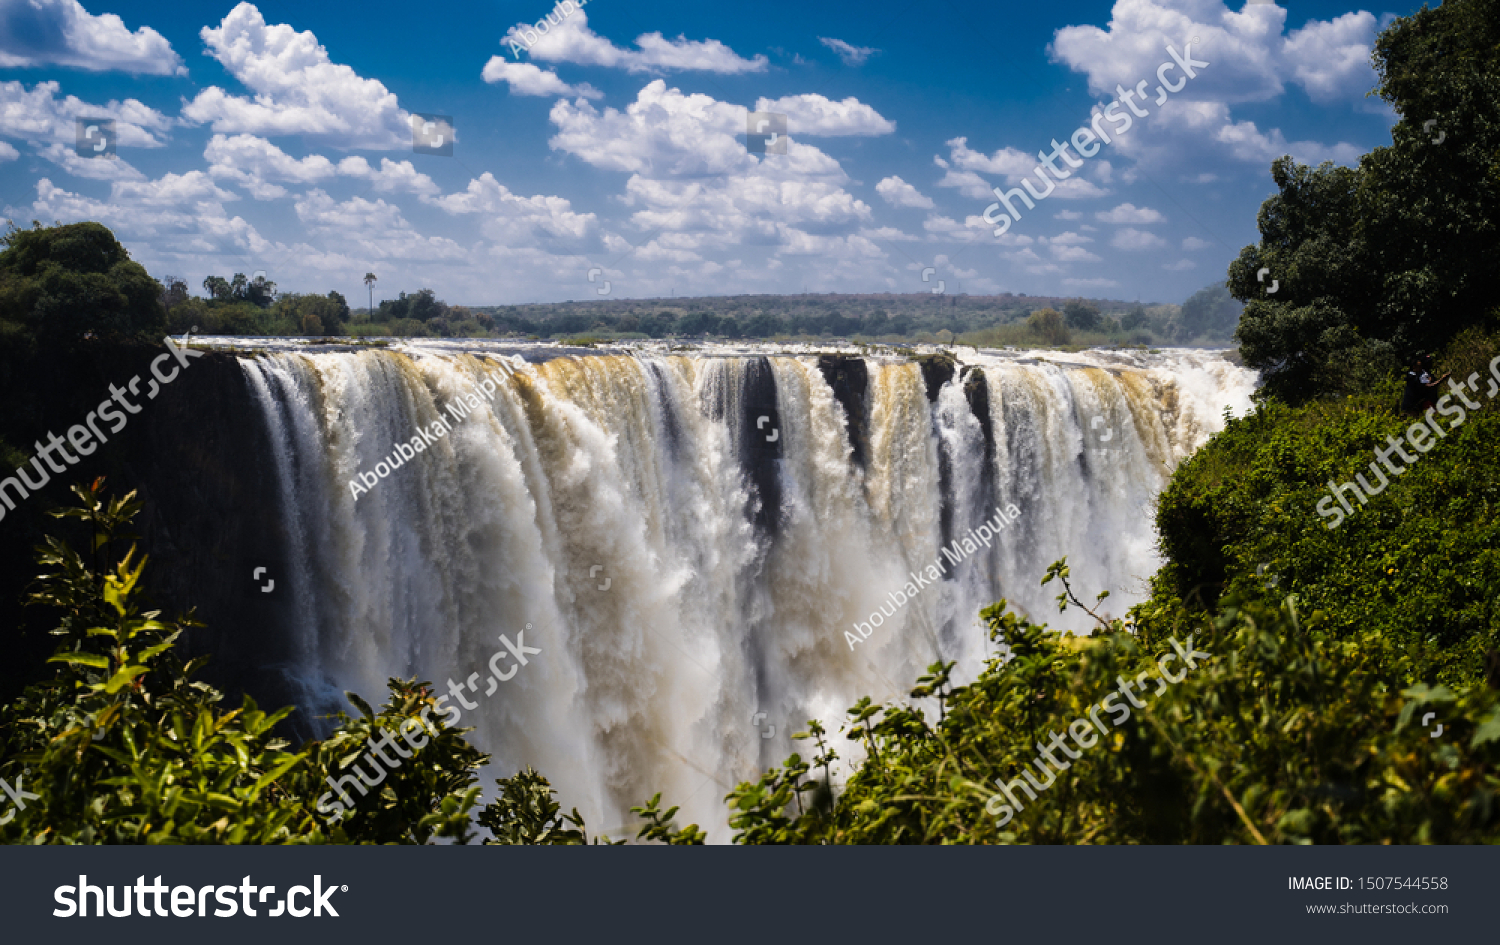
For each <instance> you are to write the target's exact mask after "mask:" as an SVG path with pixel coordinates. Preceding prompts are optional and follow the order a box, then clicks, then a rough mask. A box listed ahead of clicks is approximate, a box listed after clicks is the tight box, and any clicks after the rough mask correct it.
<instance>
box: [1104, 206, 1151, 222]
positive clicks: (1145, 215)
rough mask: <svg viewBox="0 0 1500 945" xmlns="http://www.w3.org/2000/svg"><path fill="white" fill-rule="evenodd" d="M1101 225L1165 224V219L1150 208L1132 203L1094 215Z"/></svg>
mask: <svg viewBox="0 0 1500 945" xmlns="http://www.w3.org/2000/svg"><path fill="white" fill-rule="evenodd" d="M1094 219H1096V220H1098V221H1099V222H1101V223H1165V222H1166V220H1167V218H1166V217H1164V216H1162V215H1161V213H1159V212H1158V211H1156V210H1153V209H1151V208H1150V207H1137V206H1136V205H1135V204H1133V203H1122V204H1120V205H1119V206H1118V207H1115V208H1114V209H1113V210H1109V211H1106V212H1101V213H1096V214H1094Z"/></svg>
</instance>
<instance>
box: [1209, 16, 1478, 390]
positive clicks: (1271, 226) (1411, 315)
mask: <svg viewBox="0 0 1500 945" xmlns="http://www.w3.org/2000/svg"><path fill="white" fill-rule="evenodd" d="M1373 60H1374V64H1375V68H1376V71H1377V74H1378V76H1379V79H1380V84H1379V86H1378V88H1377V89H1376V91H1377V92H1378V93H1379V95H1380V97H1381V98H1382V99H1384V100H1385V101H1386V102H1388V103H1389V104H1390V105H1391V106H1392V108H1394V109H1395V111H1396V112H1397V114H1398V115H1400V116H1401V120H1400V121H1399V122H1397V124H1396V125H1395V127H1394V128H1392V131H1391V135H1392V142H1391V145H1390V146H1388V147H1382V148H1376V149H1375V150H1374V151H1372V152H1371V153H1370V154H1367V155H1365V156H1364V157H1363V158H1361V160H1360V162H1359V166H1358V168H1341V167H1334V166H1333V165H1331V164H1324V165H1322V166H1321V167H1318V168H1315V169H1314V168H1309V167H1306V166H1302V165H1298V164H1296V163H1295V162H1293V161H1292V160H1291V159H1290V158H1287V157H1283V158H1281V159H1279V160H1277V161H1276V162H1275V163H1274V164H1273V165H1272V178H1273V180H1274V181H1275V183H1276V186H1277V189H1278V193H1277V194H1276V195H1275V196H1273V197H1271V198H1270V199H1268V200H1267V201H1266V202H1265V204H1264V205H1263V206H1262V207H1261V211H1260V217H1259V224H1260V231H1261V241H1260V243H1259V245H1258V246H1249V247H1246V248H1245V249H1244V250H1243V251H1241V253H1240V256H1239V258H1238V259H1236V260H1235V261H1234V263H1232V264H1231V265H1230V267H1229V289H1230V292H1231V293H1232V294H1233V295H1234V297H1235V298H1237V299H1240V300H1242V301H1245V302H1246V303H1247V305H1246V308H1245V312H1244V314H1243V316H1242V317H1241V319H1240V325H1239V330H1238V332H1237V337H1238V339H1239V341H1240V345H1241V350H1242V352H1243V353H1244V356H1245V361H1246V363H1247V364H1249V365H1250V366H1251V367H1254V368H1257V369H1259V370H1260V371H1261V372H1262V378H1263V382H1264V390H1265V392H1266V393H1269V394H1274V395H1278V396H1281V397H1284V398H1287V399H1291V400H1301V399H1305V398H1308V397H1311V396H1314V395H1316V394H1319V393H1323V392H1332V393H1351V392H1355V391H1358V390H1362V389H1368V388H1369V386H1370V385H1371V384H1373V383H1378V382H1379V380H1380V379H1381V378H1382V377H1383V375H1385V374H1387V373H1389V372H1390V370H1391V368H1392V367H1394V366H1395V364H1396V363H1397V360H1398V359H1400V358H1403V357H1405V356H1406V355H1409V354H1411V353H1413V352H1414V351H1415V350H1417V349H1419V348H1420V349H1427V350H1432V349H1435V348H1438V347H1441V346H1442V345H1443V344H1444V343H1446V342H1447V341H1448V340H1449V339H1450V338H1452V337H1453V336H1454V335H1456V334H1457V333H1458V332H1460V331H1462V330H1463V329H1464V328H1466V327H1469V326H1473V325H1478V324H1483V323H1484V322H1485V321H1486V319H1487V318H1488V316H1489V313H1491V312H1492V311H1493V310H1494V308H1495V305H1496V300H1497V298H1500V267H1496V266H1495V265H1494V260H1495V259H1497V258H1500V225H1497V223H1496V221H1497V220H1500V118H1497V115H1496V111H1495V107H1494V103H1495V101H1496V100H1497V99H1500V0H1451V2H1448V3H1444V4H1443V5H1442V6H1440V7H1437V8H1435V9H1427V8H1424V9H1422V10H1421V11H1419V12H1417V13H1416V14H1414V15H1412V16H1410V17H1402V18H1399V19H1397V20H1396V21H1394V22H1393V23H1392V24H1391V26H1390V27H1388V28H1387V29H1386V30H1384V31H1383V32H1382V33H1381V34H1380V36H1379V37H1378V39H1377V42H1376V48H1375V54H1374V57H1373ZM1273 290H1274V291H1273Z"/></svg>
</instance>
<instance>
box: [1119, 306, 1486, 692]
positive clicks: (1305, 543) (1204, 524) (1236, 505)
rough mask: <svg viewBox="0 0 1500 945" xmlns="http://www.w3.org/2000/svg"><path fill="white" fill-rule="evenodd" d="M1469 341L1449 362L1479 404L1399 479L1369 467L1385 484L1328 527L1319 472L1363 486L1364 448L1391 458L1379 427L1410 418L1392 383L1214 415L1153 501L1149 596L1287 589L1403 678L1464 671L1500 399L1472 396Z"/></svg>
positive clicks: (1480, 658) (1476, 673)
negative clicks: (1333, 397) (1233, 415)
mask: <svg viewBox="0 0 1500 945" xmlns="http://www.w3.org/2000/svg"><path fill="white" fill-rule="evenodd" d="M1477 337H1479V336H1476V335H1473V334H1470V335H1465V336H1463V338H1462V341H1463V344H1464V346H1463V347H1462V348H1461V349H1460V351H1461V357H1457V356H1456V357H1455V359H1454V360H1455V366H1456V367H1458V368H1459V370H1460V371H1461V370H1462V369H1463V368H1469V369H1470V373H1472V372H1473V370H1475V369H1476V368H1475V365H1477V366H1478V369H1479V370H1481V371H1482V372H1483V373H1481V374H1480V377H1481V378H1482V379H1483V380H1481V382H1480V384H1479V391H1480V392H1479V393H1478V394H1476V395H1474V396H1475V397H1477V399H1478V401H1479V402H1480V403H1482V404H1483V405H1484V406H1483V409H1481V410H1479V411H1475V412H1470V413H1469V415H1468V416H1467V417H1466V419H1465V421H1464V423H1463V424H1462V425H1460V426H1458V427H1457V428H1456V429H1453V430H1451V432H1448V433H1447V435H1446V436H1445V437H1444V438H1442V439H1440V440H1437V441H1436V445H1435V446H1434V447H1433V448H1432V449H1431V450H1430V451H1429V452H1427V453H1425V454H1419V453H1417V452H1416V451H1414V450H1412V449H1411V447H1410V446H1407V447H1406V449H1407V451H1408V452H1409V453H1410V454H1411V455H1412V456H1414V457H1416V462H1414V463H1412V464H1410V465H1406V466H1405V471H1404V472H1402V473H1401V474H1400V475H1392V474H1391V473H1390V472H1389V471H1388V470H1385V469H1384V467H1379V466H1377V468H1380V469H1381V471H1382V472H1384V473H1385V476H1386V478H1388V479H1390V485H1388V486H1387V487H1386V488H1385V489H1384V490H1383V491H1381V492H1380V494H1379V495H1376V496H1374V497H1373V498H1371V499H1370V501H1369V503H1368V504H1367V505H1364V506H1360V505H1359V503H1358V502H1357V501H1356V500H1354V499H1350V501H1351V502H1352V503H1353V507H1354V510H1355V511H1354V514H1352V515H1350V516H1348V517H1347V518H1346V519H1345V520H1344V521H1343V522H1342V523H1341V524H1339V525H1338V527H1337V528H1334V529H1330V528H1328V527H1327V526H1328V525H1329V524H1330V523H1331V518H1327V517H1324V516H1323V515H1320V514H1319V513H1318V511H1317V505H1318V503H1319V502H1320V501H1322V500H1323V498H1324V497H1325V496H1327V495H1328V494H1329V493H1328V484H1329V482H1330V481H1332V482H1333V483H1335V484H1339V483H1344V482H1349V481H1353V480H1354V477H1355V475H1356V474H1362V475H1363V476H1364V477H1365V481H1366V482H1368V483H1371V484H1374V485H1378V483H1379V481H1380V478H1379V477H1377V476H1376V475H1374V474H1373V473H1372V472H1371V471H1370V469H1369V467H1370V464H1371V463H1375V462H1376V457H1375V450H1376V449H1377V448H1382V449H1387V455H1388V456H1393V457H1394V456H1395V454H1393V453H1391V452H1390V451H1389V448H1388V440H1387V438H1388V437H1396V438H1398V439H1399V438H1401V437H1403V436H1404V435H1405V433H1406V431H1407V429H1408V427H1410V426H1411V424H1412V423H1413V422H1414V418H1411V417H1403V416H1400V415H1398V414H1397V413H1396V412H1395V409H1394V408H1395V406H1396V404H1397V401H1398V399H1399V393H1400V392H1399V390H1398V389H1397V388H1396V387H1395V386H1394V385H1392V386H1389V387H1387V388H1386V389H1385V390H1384V391H1382V392H1380V393H1378V394H1370V395H1364V396H1360V397H1351V398H1347V399H1345V400H1341V401H1337V402H1333V403H1313V404H1308V405H1304V406H1302V407H1287V406H1285V405H1282V404H1280V403H1278V402H1275V401H1268V402H1266V403H1264V404H1262V405H1261V406H1260V408H1259V409H1258V410H1257V411H1256V412H1255V413H1253V414H1252V415H1250V416H1248V417H1245V418H1242V419H1236V420H1232V421H1230V422H1229V424H1228V426H1227V427H1226V429H1225V430H1224V431H1223V432H1222V433H1220V434H1218V435H1217V436H1215V437H1214V438H1213V439H1212V440H1211V441H1210V442H1209V443H1208V444H1207V445H1206V446H1205V447H1204V448H1203V449H1201V450H1200V451H1199V452H1198V453H1196V454H1194V455H1193V456H1192V457H1191V458H1190V459H1188V460H1187V461H1186V462H1185V463H1183V464H1182V465H1181V466H1180V467H1179V468H1178V470H1177V472H1176V474H1175V475H1174V476H1173V478H1172V481H1171V483H1170V484H1169V485H1168V487H1167V489H1166V490H1165V491H1164V492H1163V493H1162V495H1161V497H1160V499H1159V500H1158V513H1157V528H1158V531H1159V533H1160V535H1161V547H1162V551H1163V552H1164V554H1165V555H1166V558H1167V565H1166V566H1165V567H1164V568H1163V569H1162V570H1161V571H1160V572H1158V574H1157V575H1156V577H1155V578H1154V579H1153V588H1154V590H1155V594H1154V596H1153V605H1154V606H1159V607H1162V608H1164V611H1165V612H1171V611H1172V610H1173V609H1174V608H1175V607H1177V606H1179V605H1181V604H1182V603H1183V602H1187V603H1188V604H1190V605H1192V606H1194V607H1196V608H1198V609H1202V608H1205V607H1211V606H1212V605H1213V604H1214V602H1215V601H1216V600H1217V598H1218V596H1219V595H1220V594H1221V593H1225V592H1229V591H1238V592H1240V593H1242V594H1246V595H1250V596H1259V597H1261V598H1263V599H1270V598H1272V597H1277V598H1279V597H1280V596H1281V595H1284V594H1287V593H1296V594H1297V595H1298V597H1299V599H1300V600H1302V601H1304V602H1305V604H1306V605H1307V606H1308V607H1312V608H1317V609H1319V610H1321V611H1322V612H1323V613H1324V615H1325V626H1326V627H1327V632H1329V633H1330V634H1331V635H1333V636H1335V637H1339V638H1352V637H1354V636H1356V635H1358V634H1361V633H1363V632H1365V631H1370V632H1374V633H1376V634H1377V637H1378V639H1380V640H1382V641H1384V646H1385V647H1387V648H1388V649H1390V651H1391V654H1390V659H1391V660H1392V661H1393V664H1392V665H1393V667H1394V666H1395V665H1396V663H1398V662H1399V664H1400V665H1402V666H1404V667H1405V670H1404V672H1405V673H1406V674H1407V675H1406V678H1409V679H1410V680H1412V681H1416V680H1420V679H1423V678H1428V677H1433V678H1436V679H1437V680H1440V681H1443V682H1446V683H1448V684H1450V685H1469V684H1474V683H1476V682H1477V681H1478V680H1479V679H1480V678H1481V677H1482V674H1483V667H1484V663H1485V659H1486V653H1487V652H1488V651H1490V650H1491V649H1494V648H1496V647H1497V646H1500V554H1497V552H1496V549H1497V548H1500V516H1497V515H1496V509H1497V507H1500V470H1497V468H1496V465H1495V461H1494V457H1495V444H1496V442H1497V441H1500V415H1497V413H1500V411H1497V410H1496V407H1495V405H1494V404H1493V403H1492V402H1490V401H1489V400H1488V398H1487V397H1485V395H1484V391H1485V390H1486V387H1487V382H1488V380H1489V377H1488V370H1487V368H1488V363H1489V361H1488V359H1487V358H1485V357H1484V355H1485V354H1486V353H1488V354H1490V356H1491V357H1493V355H1494V353H1496V352H1500V344H1497V342H1496V340H1495V339H1491V340H1490V341H1489V343H1488V344H1484V343H1481V342H1479V341H1476V340H1475V339H1476V338H1477ZM1460 360H1462V361H1463V364H1462V365H1461V366H1460V365H1458V364H1457V362H1458V361H1460ZM1455 376H1456V377H1459V378H1463V377H1465V376H1467V375H1465V374H1462V373H1458V374H1456V375H1455ZM1439 423H1440V425H1441V426H1442V427H1443V428H1444V429H1447V427H1448V425H1449V424H1450V423H1451V419H1444V418H1439ZM1392 462H1393V463H1394V464H1395V465H1396V466H1397V468H1402V466H1403V465H1404V464H1402V462H1401V460H1400V458H1399V457H1395V458H1394V459H1393V460H1392ZM1332 507H1333V506H1332V505H1325V510H1328V509H1330V508H1332ZM1257 572H1260V573H1257ZM1271 576H1274V577H1271ZM1272 581H1274V584H1272ZM1268 584H1270V585H1271V586H1270V587H1267V585H1268ZM1147 622H1148V623H1149V621H1147ZM1393 671H1395V670H1394V668H1393Z"/></svg>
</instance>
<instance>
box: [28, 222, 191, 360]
mask: <svg viewBox="0 0 1500 945" xmlns="http://www.w3.org/2000/svg"><path fill="white" fill-rule="evenodd" d="M0 245H3V246H4V247H5V248H4V250H3V251H0V326H7V325H8V326H9V331H11V332H17V331H19V332H24V333H26V334H28V335H30V336H31V337H32V338H34V339H35V340H36V342H37V343H38V344H40V345H43V346H47V347H50V348H54V349H58V350H62V351H71V350H73V349H74V348H76V347H77V345H79V344H80V343H82V342H84V341H86V340H94V341H99V342H120V341H137V340H139V341H150V342H159V341H160V340H161V336H162V331H163V326H164V324H165V310H164V309H163V307H162V303H161V295H162V287H161V285H160V284H159V283H158V282H157V281H156V280H155V279H153V278H151V276H150V275H148V274H147V272H146V270H145V269H144V268H142V267H141V265H140V263H137V262H134V261H132V260H131V258H130V254H129V253H128V252H126V250H125V247H123V246H121V245H120V243H119V241H118V240H116V239H115V237H114V234H112V233H111V232H110V231H109V230H108V228H106V227H104V226H103V225H101V224H98V223H70V224H67V225H64V226H49V227H44V226H42V225H41V224H40V223H33V224H32V228H31V229H29V230H21V229H17V228H15V226H14V224H12V226H11V229H10V230H9V231H8V232H7V233H6V234H5V235H4V236H3V237H0Z"/></svg>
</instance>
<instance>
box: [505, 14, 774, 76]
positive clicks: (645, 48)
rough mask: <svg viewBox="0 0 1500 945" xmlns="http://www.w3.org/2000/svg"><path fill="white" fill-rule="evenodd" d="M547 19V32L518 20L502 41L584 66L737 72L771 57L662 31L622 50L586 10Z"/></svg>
mask: <svg viewBox="0 0 1500 945" xmlns="http://www.w3.org/2000/svg"><path fill="white" fill-rule="evenodd" d="M541 22H543V23H548V26H547V30H546V32H545V33H544V32H542V31H540V30H538V29H536V24H528V23H518V24H516V25H515V26H512V27H511V28H510V29H508V30H506V32H505V36H504V37H503V38H502V39H501V40H500V43H501V45H509V46H511V47H512V55H515V56H516V57H517V58H519V53H518V52H516V50H524V51H525V52H527V53H529V54H530V56H531V58H533V59H540V60H543V61H545V62H572V63H577V64H579V65H585V66H605V67H607V68H611V69H624V70H626V71H627V72H667V71H677V72H714V73H718V74H720V75H738V74H741V73H746V72H764V71H766V68H767V65H768V61H767V59H766V57H765V56H761V55H757V56H755V57H754V58H752V59H743V58H741V57H740V56H738V55H736V54H735V52H734V50H732V49H730V48H729V47H728V46H726V45H724V44H723V43H721V42H719V41H718V40H716V39H705V40H690V39H688V38H687V37H685V36H679V37H677V38H676V39H666V38H664V37H663V36H662V35H661V34H660V33H644V34H642V35H640V36H638V37H636V40H635V44H636V47H637V48H635V49H622V48H621V47H619V46H616V45H615V44H614V43H612V42H610V41H609V40H608V39H605V38H604V37H603V36H600V35H599V34H598V33H595V32H594V31H593V30H591V29H589V24H588V14H587V13H585V12H584V11H583V10H575V11H574V12H573V13H570V14H568V15H566V16H564V17H562V18H561V20H559V21H558V22H556V23H550V22H549V21H545V20H544V21H541Z"/></svg>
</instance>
